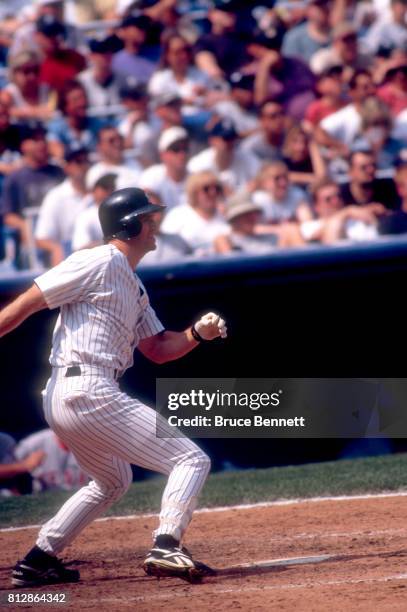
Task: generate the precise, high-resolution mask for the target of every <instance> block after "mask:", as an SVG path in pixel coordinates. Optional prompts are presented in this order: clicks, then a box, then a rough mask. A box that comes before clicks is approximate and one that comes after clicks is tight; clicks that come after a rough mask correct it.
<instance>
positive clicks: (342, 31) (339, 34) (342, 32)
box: [332, 21, 357, 40]
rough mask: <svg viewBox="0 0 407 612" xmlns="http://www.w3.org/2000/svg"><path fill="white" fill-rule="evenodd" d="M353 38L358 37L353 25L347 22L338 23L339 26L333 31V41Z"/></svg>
mask: <svg viewBox="0 0 407 612" xmlns="http://www.w3.org/2000/svg"><path fill="white" fill-rule="evenodd" d="M351 36H352V37H353V36H357V30H356V28H355V26H354V25H353V24H352V23H349V22H346V21H344V22H343V23H338V25H337V26H335V27H334V29H333V30H332V39H333V40H344V39H345V38H349V37H351Z"/></svg>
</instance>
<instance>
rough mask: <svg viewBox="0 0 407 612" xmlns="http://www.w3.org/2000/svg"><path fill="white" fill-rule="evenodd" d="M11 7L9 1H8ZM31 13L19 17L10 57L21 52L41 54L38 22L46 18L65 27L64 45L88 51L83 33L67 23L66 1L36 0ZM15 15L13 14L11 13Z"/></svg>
mask: <svg viewBox="0 0 407 612" xmlns="http://www.w3.org/2000/svg"><path fill="white" fill-rule="evenodd" d="M7 4H8V5H9V4H10V2H9V0H8V1H7ZM27 4H28V3H27ZM30 4H31V5H33V4H34V6H30V7H29V8H30V11H31V12H30V13H29V14H28V12H27V11H25V12H26V13H27V15H23V14H22V13H23V12H24V9H23V11H21V12H20V14H18V15H17V23H18V26H17V29H16V31H15V33H14V36H13V37H12V41H11V46H10V49H9V53H10V55H15V54H16V53H19V52H20V51H33V52H34V53H37V54H38V53H40V51H41V48H40V45H39V44H38V40H37V38H36V35H35V33H36V22H37V21H38V20H39V19H42V18H43V17H45V18H46V19H53V20H56V21H58V22H59V23H63V24H64V26H65V35H64V43H65V45H66V46H67V47H69V48H71V49H77V50H78V51H80V52H84V51H86V48H87V47H86V41H85V38H84V36H83V34H82V33H81V31H80V30H79V29H78V28H77V27H76V26H74V25H73V24H72V23H66V19H65V1H64V0H35V2H32V1H31V2H30ZM11 14H13V13H11ZM14 14H15V13H14Z"/></svg>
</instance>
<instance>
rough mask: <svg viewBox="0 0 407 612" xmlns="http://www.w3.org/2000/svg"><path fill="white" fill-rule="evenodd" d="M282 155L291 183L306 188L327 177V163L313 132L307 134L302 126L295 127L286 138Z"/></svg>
mask: <svg viewBox="0 0 407 612" xmlns="http://www.w3.org/2000/svg"><path fill="white" fill-rule="evenodd" d="M282 153H283V159H284V162H285V163H286V165H287V168H288V170H289V172H290V181H291V183H293V184H295V185H298V186H299V187H303V188H306V187H307V186H308V185H309V184H310V183H313V182H314V181H315V180H317V179H321V178H322V177H324V176H325V174H326V167H325V162H324V160H323V158H322V155H321V153H320V150H319V147H318V144H317V143H316V142H315V140H314V137H313V133H312V131H311V132H307V131H306V130H305V129H304V128H303V127H301V126H300V125H293V126H292V127H291V128H290V129H289V130H288V132H287V135H286V137H285V140H284V144H283V148H282Z"/></svg>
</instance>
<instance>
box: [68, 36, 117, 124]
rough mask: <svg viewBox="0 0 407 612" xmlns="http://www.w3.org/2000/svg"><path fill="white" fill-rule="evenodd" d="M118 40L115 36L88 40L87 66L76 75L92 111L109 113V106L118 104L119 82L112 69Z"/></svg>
mask: <svg viewBox="0 0 407 612" xmlns="http://www.w3.org/2000/svg"><path fill="white" fill-rule="evenodd" d="M119 45H120V41H119V39H118V38H117V36H108V37H107V38H104V39H102V40H98V39H95V38H93V39H92V40H90V41H89V49H90V55H89V68H87V69H86V70H84V71H83V72H81V73H80V74H79V75H78V81H79V83H81V85H83V87H84V88H85V91H86V95H87V98H88V103H89V106H90V107H91V110H92V112H94V113H98V114H101V113H103V114H104V115H105V116H107V115H109V114H110V113H111V111H110V112H109V107H110V106H117V105H118V104H120V95H119V84H118V82H117V79H116V78H115V76H114V74H113V71H112V60H113V53H115V52H117V50H118V48H119Z"/></svg>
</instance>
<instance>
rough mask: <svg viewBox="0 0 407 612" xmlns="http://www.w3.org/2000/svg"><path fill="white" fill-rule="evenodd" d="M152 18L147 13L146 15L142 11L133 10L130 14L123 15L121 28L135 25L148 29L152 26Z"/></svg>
mask: <svg viewBox="0 0 407 612" xmlns="http://www.w3.org/2000/svg"><path fill="white" fill-rule="evenodd" d="M151 23H152V21H151V19H150V17H148V16H147V15H144V14H143V13H142V12H141V11H132V12H131V13H129V14H128V15H125V17H123V19H122V22H121V24H120V27H121V28H130V27H135V28H139V29H140V30H147V29H148V28H149V27H150V26H151Z"/></svg>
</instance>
